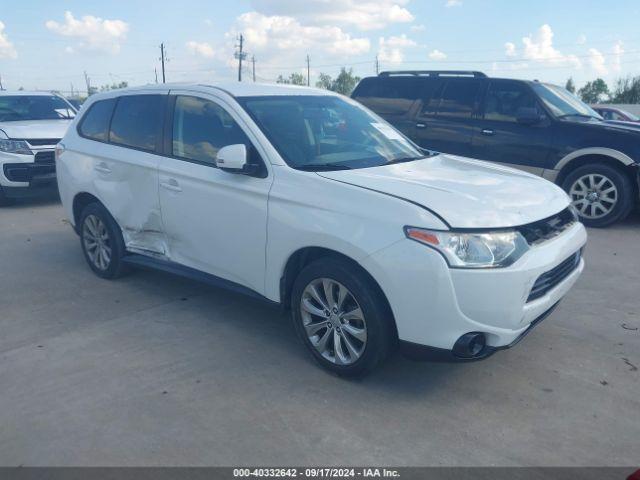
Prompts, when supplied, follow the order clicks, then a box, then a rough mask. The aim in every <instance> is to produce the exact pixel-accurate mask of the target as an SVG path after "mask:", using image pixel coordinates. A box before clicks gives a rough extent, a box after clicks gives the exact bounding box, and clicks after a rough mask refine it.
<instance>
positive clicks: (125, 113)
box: [109, 95, 166, 151]
mask: <svg viewBox="0 0 640 480" xmlns="http://www.w3.org/2000/svg"><path fill="white" fill-rule="evenodd" d="M165 99H166V95H127V96H123V97H120V98H119V99H118V104H117V105H116V110H115V112H114V113H113V120H112V121H111V131H110V133H109V141H110V142H112V143H116V144H118V145H124V146H127V147H133V148H138V149H140V150H147V151H154V150H155V149H156V145H157V142H158V138H159V135H160V131H161V128H162V122H163V118H164V105H165Z"/></svg>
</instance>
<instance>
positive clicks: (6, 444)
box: [0, 201, 640, 465]
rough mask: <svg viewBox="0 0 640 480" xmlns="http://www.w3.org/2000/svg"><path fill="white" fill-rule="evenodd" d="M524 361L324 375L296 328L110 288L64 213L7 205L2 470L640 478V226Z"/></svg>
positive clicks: (271, 317)
mask: <svg viewBox="0 0 640 480" xmlns="http://www.w3.org/2000/svg"><path fill="white" fill-rule="evenodd" d="M587 262H588V265H587V270H586V272H585V274H584V276H583V277H582V279H581V280H580V282H579V283H578V285H577V286H576V288H575V289H574V290H573V291H572V292H571V293H570V295H569V296H568V297H567V298H566V299H565V301H564V302H563V304H562V305H561V306H560V308H559V309H558V310H557V311H556V313H555V314H554V315H553V316H552V317H550V318H549V319H547V320H546V321H545V322H543V323H542V324H541V325H540V326H539V327H538V328H537V329H536V331H535V332H533V333H532V334H531V335H530V336H529V337H528V338H527V339H526V340H525V341H523V342H522V343H521V344H520V345H519V346H518V347H517V348H515V349H513V350H510V351H506V352H500V353H498V354H496V355H495V356H494V357H492V358H490V359H488V360H486V361H484V362H480V363H474V364H467V365H448V364H429V363H416V362H412V361H409V360H406V359H404V358H402V357H400V356H396V357H395V358H393V359H392V361H391V362H389V363H388V364H387V365H386V367H385V368H383V369H382V370H381V371H379V372H377V373H375V374H374V375H373V376H371V377H368V378H366V379H364V380H362V381H357V382H348V381H345V380H341V379H339V378H337V377H334V376H332V375H330V374H327V373H325V372H324V371H322V370H320V369H319V368H318V367H316V365H315V364H314V363H313V361H312V360H311V359H310V357H309V356H308V355H307V353H306V352H305V351H304V349H303V347H302V346H301V345H300V344H299V343H298V341H297V340H296V338H295V336H294V333H293V331H292V329H291V328H290V325H289V321H288V318H285V317H283V316H282V315H281V314H280V313H279V312H278V311H275V310H273V309H272V308H270V307H266V306H265V305H263V304H261V303H259V302H257V301H253V300H248V299H246V298H244V297H240V296H237V295H234V294H230V293H227V292H224V291H220V290H216V289H213V288H210V287H207V286H203V285H200V284H198V283H195V282H191V281H187V280H183V279H180V278H176V277H173V276H170V275H166V274H162V273H157V272H144V271H140V272H136V273H134V274H133V275H131V276H129V277H127V278H125V279H122V280H118V281H116V282H108V281H104V280H100V279H98V278H97V277H95V276H94V275H93V274H92V273H91V272H90V271H89V269H88V267H87V266H86V265H85V263H84V260H83V258H82V255H81V252H80V247H79V243H78V239H77V237H76V236H75V234H74V233H73V232H72V231H71V229H70V228H69V226H68V225H66V224H65V223H63V213H62V209H61V207H60V205H59V204H58V203H56V202H53V201H50V202H39V203H23V204H21V205H18V206H15V207H11V208H8V209H2V210H0V465H235V464H264V465H273V464H313V465H323V464H344V465H362V464H392V465H637V464H638V463H640V372H639V371H638V367H640V330H639V328H640V308H639V307H640V216H638V215H636V216H635V217H633V218H631V219H629V220H628V221H627V222H626V223H625V224H623V225H619V226H617V227H615V228H611V229H608V230H592V231H590V240H589V245H588V249H587Z"/></svg>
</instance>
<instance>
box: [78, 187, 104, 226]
mask: <svg viewBox="0 0 640 480" xmlns="http://www.w3.org/2000/svg"><path fill="white" fill-rule="evenodd" d="M90 203H99V204H100V205H102V206H103V207H104V204H103V203H102V202H101V201H100V199H99V198H98V197H96V196H95V195H92V194H90V193H88V192H80V193H77V194H76V196H75V197H73V204H72V212H73V227H74V229H75V230H76V233H77V232H78V223H79V222H80V215H81V214H82V211H83V210H84V209H85V207H86V206H87V205H89V204H90ZM105 208H106V207H105Z"/></svg>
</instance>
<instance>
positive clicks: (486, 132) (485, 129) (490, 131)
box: [482, 128, 496, 136]
mask: <svg viewBox="0 0 640 480" xmlns="http://www.w3.org/2000/svg"><path fill="white" fill-rule="evenodd" d="M495 133H496V132H494V131H493V130H491V129H489V128H483V129H482V134H483V135H489V136H491V135H495Z"/></svg>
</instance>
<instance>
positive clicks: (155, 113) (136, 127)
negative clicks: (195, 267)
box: [78, 91, 167, 256]
mask: <svg viewBox="0 0 640 480" xmlns="http://www.w3.org/2000/svg"><path fill="white" fill-rule="evenodd" d="M166 99H167V95H166V94H158V92H157V91H153V92H148V93H147V92H136V94H135V95H124V96H120V97H116V98H111V99H105V100H100V101H98V102H96V103H94V104H93V105H91V107H90V110H89V111H88V112H87V114H86V115H85V116H84V117H83V119H82V120H81V123H80V126H79V132H80V135H81V136H83V137H84V138H86V139H87V140H89V142H87V143H85V144H84V147H85V148H84V152H86V153H83V154H81V158H79V162H78V163H79V164H81V165H82V167H78V168H83V170H84V169H86V170H89V171H90V172H91V174H92V178H93V186H92V187H91V190H90V191H93V192H95V193H96V195H97V196H98V198H99V199H100V200H101V201H102V202H103V203H104V204H105V206H106V207H107V209H108V210H109V212H110V213H111V215H113V217H114V218H115V219H116V221H117V222H118V224H119V225H120V228H121V229H122V234H123V236H124V241H125V245H126V247H127V249H128V250H130V251H134V252H139V253H145V254H152V255H160V256H164V255H165V254H166V241H165V237H164V232H163V231H162V223H161V220H160V206H159V203H158V162H159V158H160V157H159V155H158V153H159V152H160V148H161V146H162V126H163V118H164V112H165V106H166ZM86 170H85V171H86Z"/></svg>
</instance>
